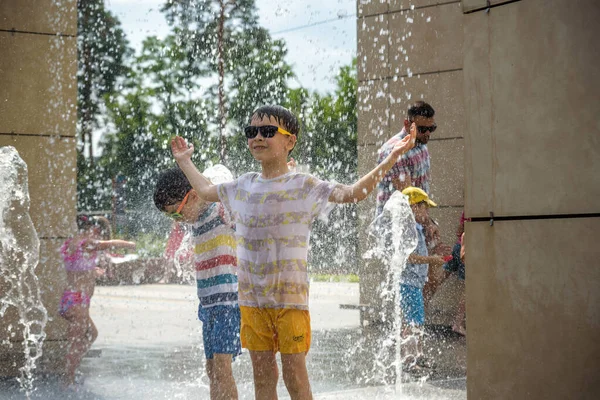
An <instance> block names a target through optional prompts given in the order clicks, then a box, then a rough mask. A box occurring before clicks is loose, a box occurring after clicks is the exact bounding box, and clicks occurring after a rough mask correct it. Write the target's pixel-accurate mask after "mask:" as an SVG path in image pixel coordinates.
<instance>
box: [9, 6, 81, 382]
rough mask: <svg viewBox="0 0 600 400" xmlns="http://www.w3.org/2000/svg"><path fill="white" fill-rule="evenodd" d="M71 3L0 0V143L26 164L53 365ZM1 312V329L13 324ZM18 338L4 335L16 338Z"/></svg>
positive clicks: (68, 142)
mask: <svg viewBox="0 0 600 400" xmlns="http://www.w3.org/2000/svg"><path fill="white" fill-rule="evenodd" d="M76 33H77V13H76V1H75V0H68V1H63V2H61V4H60V7H59V6H58V5H57V4H56V2H55V1H52V0H35V1H34V0H5V1H2V2H0V54H2V57H0V146H14V147H15V148H16V149H17V151H18V152H19V154H20V156H21V158H23V160H24V161H25V162H26V163H27V165H28V173H29V192H30V197H31V208H30V214H31V218H32V220H33V223H34V225H35V228H36V231H37V234H38V236H39V238H40V258H39V259H40V261H39V264H38V267H37V269H36V275H37V276H38V278H39V284H40V286H41V289H42V290H41V292H42V301H43V303H44V305H45V307H46V308H47V310H48V315H49V317H50V321H49V323H48V325H47V327H46V333H47V335H48V336H47V339H46V345H45V346H44V348H45V360H44V362H45V363H49V364H47V365H48V367H49V368H55V367H56V363H55V362H54V361H56V360H60V359H61V356H60V354H57V353H55V352H53V351H50V349H60V347H61V346H60V343H61V341H62V339H63V338H64V337H65V324H64V321H63V320H62V319H61V318H60V317H59V316H58V314H57V311H58V302H59V299H60V295H61V293H62V290H63V288H64V274H63V269H62V263H61V262H60V259H59V257H58V253H57V248H58V247H59V246H60V244H61V243H62V241H63V240H64V238H66V237H68V236H70V235H72V234H73V229H74V221H75V214H76V181H75V179H76V150H75V149H76V139H75V123H76V116H77V112H76V95H77V92H76V91H77V81H76V71H77V48H76V38H75V36H76ZM16 322H17V321H15V315H14V313H11V312H9V313H7V314H6V315H5V316H4V318H3V319H2V321H1V323H0V326H1V327H3V328H2V329H0V340H3V339H5V338H8V337H9V335H10V334H9V333H8V332H7V331H6V330H5V329H4V328H5V327H6V326H8V325H9V324H11V323H12V324H14V323H16ZM19 339H20V338H19V337H18V336H16V337H13V338H12V339H11V340H13V341H15V340H16V341H18V340H19ZM14 357H15V355H14V354H9V349H8V347H0V358H2V360H3V361H7V362H3V363H1V364H0V375H14V374H15V373H16V369H17V367H18V365H16V366H15V365H13V364H12V363H10V362H8V361H10V360H12V359H15V360H17V361H18V360H19V358H18V357H16V358H14Z"/></svg>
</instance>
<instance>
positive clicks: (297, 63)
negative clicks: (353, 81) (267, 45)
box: [106, 0, 356, 92]
mask: <svg viewBox="0 0 600 400" xmlns="http://www.w3.org/2000/svg"><path fill="white" fill-rule="evenodd" d="M164 1H165V0H106V5H107V7H108V9H109V10H111V11H112V12H113V13H115V14H116V15H117V16H118V17H119V19H120V20H121V23H122V25H123V29H124V30H125V32H126V34H127V37H128V39H129V41H130V43H131V45H132V46H133V47H134V48H136V49H139V48H140V47H141V43H142V41H143V40H144V38H145V37H147V36H151V35H156V36H158V37H164V36H165V35H167V34H168V33H169V27H168V25H167V23H166V21H165V19H164V17H163V15H162V13H161V12H160V11H159V9H160V6H161V5H162V4H163V3H164ZM256 5H257V8H258V12H259V16H260V22H261V25H262V26H264V27H265V28H267V29H269V31H270V32H271V34H272V36H273V37H275V38H282V39H284V40H285V42H286V43H287V46H288V56H287V61H288V63H289V64H290V65H292V67H293V70H294V73H295V74H296V76H297V79H296V81H293V82H290V86H293V87H295V86H298V85H301V86H303V87H305V88H307V89H310V90H316V91H319V92H326V91H331V90H333V88H334V86H335V85H334V84H335V81H334V78H335V75H336V74H337V72H338V70H339V67H340V66H342V65H346V64H349V63H350V61H351V60H352V58H353V57H354V56H355V55H356V17H355V16H354V14H355V13H356V0H289V1H287V2H286V1H281V0H256ZM340 17H342V18H340ZM326 20H334V21H332V22H327V23H322V24H318V25H315V26H309V27H306V28H302V29H293V28H296V27H301V26H304V25H310V24H314V23H319V22H321V21H326ZM288 30H289V31H288ZM286 31H287V32H286Z"/></svg>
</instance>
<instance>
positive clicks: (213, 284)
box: [154, 165, 241, 400]
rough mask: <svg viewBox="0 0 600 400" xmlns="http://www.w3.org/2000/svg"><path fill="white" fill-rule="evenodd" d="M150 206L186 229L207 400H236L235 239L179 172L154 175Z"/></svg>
mask: <svg viewBox="0 0 600 400" xmlns="http://www.w3.org/2000/svg"><path fill="white" fill-rule="evenodd" d="M204 174H205V175H207V176H209V177H212V179H211V181H214V183H219V182H218V181H219V180H221V181H227V180H232V179H233V177H232V176H231V173H230V172H229V170H227V168H225V167H224V166H222V165H216V166H214V167H212V168H209V169H208V170H206V171H205V172H204ZM227 175H228V176H227ZM219 178H221V179H219ZM223 178H224V179H223ZM154 204H155V205H156V207H157V208H158V209H159V210H160V211H163V212H165V213H167V215H168V216H170V217H171V218H174V219H176V220H179V221H181V222H182V223H186V224H190V225H191V229H192V244H193V248H194V253H193V266H194V269H195V271H196V283H197V287H198V299H199V301H200V305H199V307H198V318H199V319H200V321H202V340H203V342H204V354H205V356H206V372H207V375H208V378H209V381H210V398H211V400H216V399H227V400H229V399H237V397H238V394H237V387H236V384H235V380H234V378H233V371H232V368H231V363H232V362H233V360H234V359H235V357H236V356H238V355H240V354H241V344H240V308H239V306H238V278H237V274H236V266H237V258H236V239H235V232H234V230H233V228H232V224H231V219H230V217H229V214H228V213H227V212H226V211H225V208H224V207H223V205H222V204H221V203H218V202H208V201H204V200H202V199H201V198H200V196H198V194H197V193H196V191H195V190H194V189H193V188H192V185H190V182H189V181H188V179H187V178H186V177H185V175H184V174H183V172H182V171H181V169H179V168H172V169H169V170H167V171H165V172H163V173H162V174H161V175H160V177H159V178H158V182H157V184H156V188H155V191H154Z"/></svg>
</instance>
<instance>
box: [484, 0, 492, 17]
mask: <svg viewBox="0 0 600 400" xmlns="http://www.w3.org/2000/svg"><path fill="white" fill-rule="evenodd" d="M486 3H487V8H486V9H485V13H486V14H489V13H490V8H491V7H492V4H491V3H490V0H487V2H486Z"/></svg>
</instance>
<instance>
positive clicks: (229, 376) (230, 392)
mask: <svg viewBox="0 0 600 400" xmlns="http://www.w3.org/2000/svg"><path fill="white" fill-rule="evenodd" d="M206 372H207V374H208V379H209V381H210V399H211V400H237V398H238V391H237V386H236V384H235V379H234V378H233V370H232V368H231V354H215V355H214V358H213V359H209V360H206Z"/></svg>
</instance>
